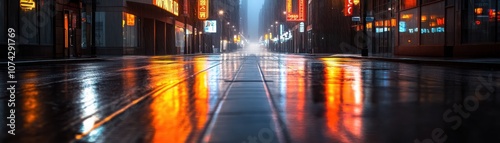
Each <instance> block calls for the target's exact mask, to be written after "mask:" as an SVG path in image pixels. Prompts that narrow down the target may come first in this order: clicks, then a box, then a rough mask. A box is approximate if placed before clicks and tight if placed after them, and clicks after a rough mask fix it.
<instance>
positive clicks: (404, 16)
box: [401, 14, 413, 19]
mask: <svg viewBox="0 0 500 143" xmlns="http://www.w3.org/2000/svg"><path fill="white" fill-rule="evenodd" d="M411 17H413V14H403V16H401V19H410V18H411Z"/></svg>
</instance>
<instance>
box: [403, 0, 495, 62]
mask: <svg viewBox="0 0 500 143" xmlns="http://www.w3.org/2000/svg"><path fill="white" fill-rule="evenodd" d="M498 2H499V1H498V0H471V1H453V0H420V1H419V0H401V1H400V12H399V21H398V23H397V24H398V35H399V36H398V38H399V39H398V40H397V46H396V50H395V54H396V55H408V56H438V57H452V56H453V57H491V56H500V54H499V53H500V38H499V36H500V31H499V29H500V28H499V26H500V25H499V22H498V21H499V20H500V17H499V16H497V14H498V12H497V9H498V8H499V7H498Z"/></svg>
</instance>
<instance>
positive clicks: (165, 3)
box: [153, 0, 179, 16]
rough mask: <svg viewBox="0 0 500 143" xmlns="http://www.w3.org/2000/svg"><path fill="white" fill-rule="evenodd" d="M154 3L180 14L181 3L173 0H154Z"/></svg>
mask: <svg viewBox="0 0 500 143" xmlns="http://www.w3.org/2000/svg"><path fill="white" fill-rule="evenodd" d="M153 4H154V5H156V6H157V7H160V8H162V9H164V10H166V11H168V12H170V13H172V14H174V15H175V16H178V15H179V3H177V2H176V1H173V0H153Z"/></svg>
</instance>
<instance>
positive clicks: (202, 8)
mask: <svg viewBox="0 0 500 143" xmlns="http://www.w3.org/2000/svg"><path fill="white" fill-rule="evenodd" d="M208 1H209V0H198V19H201V20H206V19H208V6H209V5H208Z"/></svg>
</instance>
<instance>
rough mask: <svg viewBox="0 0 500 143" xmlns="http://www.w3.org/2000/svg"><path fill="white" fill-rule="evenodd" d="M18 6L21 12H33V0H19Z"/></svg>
mask: <svg viewBox="0 0 500 143" xmlns="http://www.w3.org/2000/svg"><path fill="white" fill-rule="evenodd" d="M20 5H21V9H23V10H33V8H35V2H34V1H33V0H20Z"/></svg>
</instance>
